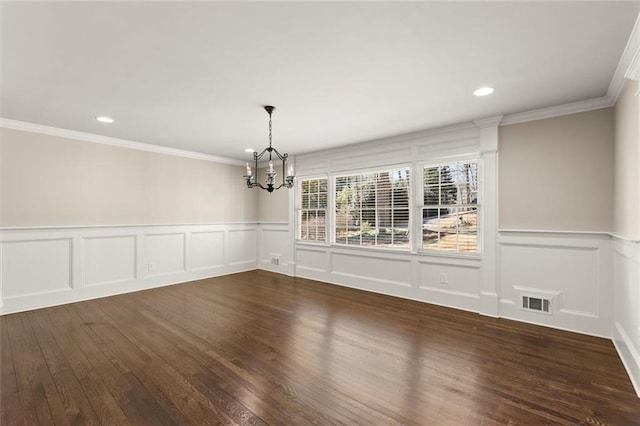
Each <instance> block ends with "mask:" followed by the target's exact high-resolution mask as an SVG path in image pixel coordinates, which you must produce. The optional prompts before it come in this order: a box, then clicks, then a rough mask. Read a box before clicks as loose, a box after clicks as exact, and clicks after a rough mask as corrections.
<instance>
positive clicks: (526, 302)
mask: <svg viewBox="0 0 640 426" xmlns="http://www.w3.org/2000/svg"><path fill="white" fill-rule="evenodd" d="M522 309H524V310H525V311H533V312H542V313H543V314H549V315H551V300H550V299H544V298H542V297H532V296H522Z"/></svg>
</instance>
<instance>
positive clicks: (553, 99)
mask: <svg viewBox="0 0 640 426" xmlns="http://www.w3.org/2000/svg"><path fill="white" fill-rule="evenodd" d="M639 10H640V2H638V1H634V2H611V1H608V2H531V3H527V2H496V3H491V2H471V3H460V2H456V3H444V2H437V3H434V2H429V3H419V2H410V3H403V2H375V3H372V2H370V3H347V2H339V3H328V2H317V3H312V2H295V3H271V2H257V3H247V2H243V3H204V2H200V3H178V2H175V3H170V2H164V3H145V2H142V3H132V2H129V3H113V2H106V3H98V2H70V3H54V2H45V3H29V2H16V3H11V2H3V3H2V34H1V35H2V56H1V59H2V76H1V84H2V87H1V89H2V98H1V101H2V104H1V108H2V110H1V111H0V115H1V116H2V117H4V118H9V119H15V120H20V121H26V122H32V123H37V124H44V125H49V126H54V127H60V128H64V129H71V130H76V131H81V132H88V133H95V134H99V135H106V136H113V137H117V138H122V139H128V140H133V141H138V142H145V143H150V144H156V145H162V146H168V147H174V148H179V149H185V150H190V151H196V152H201V153H208V154H213V155H219V156H225V157H229V158H237V159H247V158H249V157H250V155H249V154H246V153H245V152H244V148H247V147H251V148H255V149H260V150H261V149H262V148H264V146H265V145H266V144H267V120H268V116H267V114H266V113H265V112H264V111H263V110H262V105H264V104H272V105H275V106H276V111H275V112H274V116H273V126H274V127H273V128H274V146H275V147H276V148H278V150H280V151H281V152H288V153H289V154H290V155H295V154H300V153H303V152H308V151H313V150H317V149H323V148H327V147H332V146H337V145H343V144H349V143H355V142H362V141H366V140H371V139H376V138H381V137H386V136H392V135H397V134H403V133H408V132H412V131H418V130H424V129H429V128H434V127H440V126H444V125H448V124H453V123H459V122H464V121H469V120H473V119H479V118H484V117H488V116H491V115H496V114H508V113H515V112H520V111H527V110H532V109H537V108H541V107H546V106H552V105H559V104H565V103H569V102H574V101H579V100H584V99H590V98H596V97H600V96H604V95H605V94H606V92H607V88H608V86H609V83H610V82H611V79H612V76H613V74H614V71H615V69H616V66H617V64H618V61H619V60H620V57H621V54H622V52H623V50H624V47H625V44H626V42H627V39H628V38H629V35H630V33H631V30H632V27H633V24H634V21H635V20H636V17H637V16H638V12H639ZM485 85H490V86H493V87H495V89H496V91H495V93H494V94H493V95H491V96H488V97H484V98H477V97H474V96H473V95H472V94H471V92H472V91H473V90H474V89H476V88H478V87H481V86H485ZM96 115H108V116H110V117H113V118H114V119H115V120H116V121H115V123H114V124H111V125H106V124H101V123H98V122H97V121H95V119H94V117H95V116H96Z"/></svg>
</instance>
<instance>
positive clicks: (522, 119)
mask: <svg viewBox="0 0 640 426" xmlns="http://www.w3.org/2000/svg"><path fill="white" fill-rule="evenodd" d="M614 103H615V102H614V101H612V100H611V99H610V98H609V97H608V96H602V97H600V98H593V99H586V100H584V101H578V102H571V103H569V104H563V105H556V106H552V107H546V108H540V109H534V110H532V111H525V112H517V113H515V114H508V115H505V116H504V118H503V119H502V121H501V122H500V125H501V126H507V125H509V124H517V123H526V122H527V121H535V120H542V119H545V118H553V117H560V116H563V115H569V114H577V113H579V112H587V111H594V110H597V109H602V108H609V107H612V106H613V105H614Z"/></svg>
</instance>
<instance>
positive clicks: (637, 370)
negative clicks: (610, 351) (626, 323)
mask: <svg viewBox="0 0 640 426" xmlns="http://www.w3.org/2000/svg"><path fill="white" fill-rule="evenodd" d="M613 345H614V346H615V347H616V351H618V356H619V357H620V360H622V364H623V365H624V368H625V369H626V370H627V375H628V376H629V379H631V384H632V385H633V388H634V389H635V391H636V394H637V395H638V397H639V398H640V354H638V352H637V351H636V348H635V347H634V346H633V344H632V343H631V339H629V335H628V334H627V333H626V331H625V330H624V328H623V327H622V325H621V324H620V323H619V322H617V321H616V323H615V325H614V327H613Z"/></svg>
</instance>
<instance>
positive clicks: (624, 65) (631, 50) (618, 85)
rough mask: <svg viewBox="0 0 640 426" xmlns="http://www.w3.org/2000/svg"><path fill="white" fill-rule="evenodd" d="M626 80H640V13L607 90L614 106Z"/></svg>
mask: <svg viewBox="0 0 640 426" xmlns="http://www.w3.org/2000/svg"><path fill="white" fill-rule="evenodd" d="M625 78H628V79H631V80H640V13H639V14H638V17H637V18H636V22H635V24H634V26H633V30H631V35H630V36H629V40H627V45H626V46H625V48H624V51H623V52H622V56H621V57H620V62H618V67H617V68H616V71H615V73H613V78H612V79H611V84H609V89H608V90H607V97H608V98H609V99H611V103H612V104H615V103H616V102H617V100H618V97H619V96H620V93H621V92H622V88H623V87H624V83H625Z"/></svg>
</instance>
